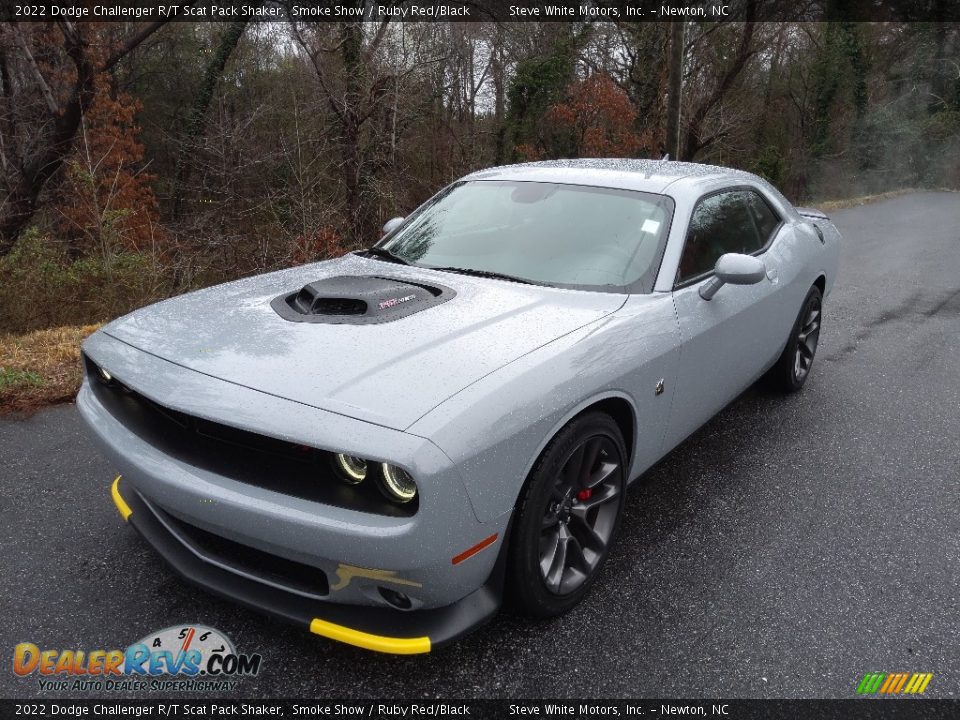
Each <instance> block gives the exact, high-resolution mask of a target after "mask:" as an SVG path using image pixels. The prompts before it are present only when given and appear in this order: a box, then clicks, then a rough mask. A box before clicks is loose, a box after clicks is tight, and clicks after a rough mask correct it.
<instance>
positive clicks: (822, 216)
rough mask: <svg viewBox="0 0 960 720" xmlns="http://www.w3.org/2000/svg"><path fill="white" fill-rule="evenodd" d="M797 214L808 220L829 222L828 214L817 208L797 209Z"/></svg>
mask: <svg viewBox="0 0 960 720" xmlns="http://www.w3.org/2000/svg"><path fill="white" fill-rule="evenodd" d="M797 212H798V213H800V214H801V215H803V216H804V217H807V218H812V219H815V220H829V219H830V218H829V217H827V214H826V213H825V212H823V210H817V209H815V208H799V207H798V208H797Z"/></svg>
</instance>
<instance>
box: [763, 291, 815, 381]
mask: <svg viewBox="0 0 960 720" xmlns="http://www.w3.org/2000/svg"><path fill="white" fill-rule="evenodd" d="M822 317H823V299H822V297H821V295H820V288H818V287H817V286H816V285H814V286H813V287H812V288H810V292H808V293H807V297H806V298H804V301H803V306H802V307H801V308H800V314H799V315H798V316H797V320H796V322H795V323H794V326H793V331H792V332H791V333H790V339H789V340H788V341H787V346H786V347H785V348H784V349H783V354H782V355H781V356H780V359H779V360H778V361H777V364H776V365H774V366H773V368H772V369H771V371H770V379H771V380H772V381H773V383H774V385H776V386H777V387H779V388H780V389H781V390H784V391H786V392H795V391H797V390H799V389H800V388H801V387H803V384H804V383H805V382H806V380H807V377H808V376H809V375H810V368H811V367H812V366H813V359H814V357H815V356H816V354H817V344H818V343H819V342H820V323H821V320H822Z"/></svg>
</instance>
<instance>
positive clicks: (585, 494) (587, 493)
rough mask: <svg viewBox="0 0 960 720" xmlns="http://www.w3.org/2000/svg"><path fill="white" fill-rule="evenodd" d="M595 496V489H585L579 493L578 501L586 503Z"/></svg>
mask: <svg viewBox="0 0 960 720" xmlns="http://www.w3.org/2000/svg"><path fill="white" fill-rule="evenodd" d="M591 495H593V488H584V489H583V490H581V491H580V492H578V493H577V500H579V501H580V502H584V501H586V500H589V499H590V496H591Z"/></svg>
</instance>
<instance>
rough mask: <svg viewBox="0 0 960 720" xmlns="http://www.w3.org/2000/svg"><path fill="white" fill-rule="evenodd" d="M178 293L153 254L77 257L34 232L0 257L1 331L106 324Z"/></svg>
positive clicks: (29, 231)
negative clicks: (112, 319)
mask: <svg viewBox="0 0 960 720" xmlns="http://www.w3.org/2000/svg"><path fill="white" fill-rule="evenodd" d="M172 289H173V288H172V283H171V282H170V280H169V278H168V277H167V274H166V272H165V270H164V268H163V266H161V265H160V264H159V263H158V262H157V261H156V260H155V259H154V258H153V257H151V256H149V255H146V254H142V253H135V252H127V251H121V252H117V253H113V254H108V255H104V256H88V257H83V258H79V259H74V258H71V257H70V256H69V255H68V254H67V252H66V251H65V250H64V249H63V248H62V247H61V246H59V245H58V244H57V243H55V242H53V241H51V240H50V239H49V238H45V237H43V236H41V235H40V233H38V232H37V231H36V230H35V229H32V230H28V231H26V232H25V233H23V235H22V236H21V238H20V240H19V241H18V242H17V244H16V245H15V246H14V249H13V250H12V251H11V252H10V253H9V254H8V255H6V256H5V257H2V258H0V332H11V333H12V332H17V333H19V332H26V331H29V330H35V329H40V328H47V327H55V326H61V325H86V324H90V323H96V322H100V321H103V320H107V319H111V318H114V317H117V316H118V315H122V314H124V313H127V312H130V311H131V310H133V309H135V308H138V307H141V306H143V305H147V304H149V303H151V302H155V301H157V300H159V299H161V298H164V297H167V296H168V295H169V294H170V293H171V291H172Z"/></svg>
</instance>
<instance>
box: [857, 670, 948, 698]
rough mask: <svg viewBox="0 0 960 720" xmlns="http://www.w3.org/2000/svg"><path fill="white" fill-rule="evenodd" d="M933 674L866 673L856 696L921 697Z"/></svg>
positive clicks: (858, 686)
mask: <svg viewBox="0 0 960 720" xmlns="http://www.w3.org/2000/svg"><path fill="white" fill-rule="evenodd" d="M931 680H933V673H867V674H866V675H864V676H863V679H862V680H861V681H860V684H859V685H857V695H873V694H880V695H899V694H900V693H903V694H905V695H922V694H923V692H924V691H925V690H926V689H927V685H929V684H930V681H931Z"/></svg>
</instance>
